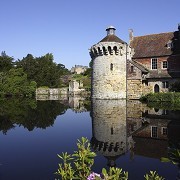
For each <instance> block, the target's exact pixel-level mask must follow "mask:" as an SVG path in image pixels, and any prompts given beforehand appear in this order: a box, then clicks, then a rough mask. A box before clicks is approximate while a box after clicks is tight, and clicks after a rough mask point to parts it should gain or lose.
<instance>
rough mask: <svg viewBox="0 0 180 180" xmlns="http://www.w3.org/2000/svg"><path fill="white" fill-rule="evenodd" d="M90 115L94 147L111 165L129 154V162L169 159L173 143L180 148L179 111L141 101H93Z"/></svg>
mask: <svg viewBox="0 0 180 180" xmlns="http://www.w3.org/2000/svg"><path fill="white" fill-rule="evenodd" d="M91 115H92V128H93V129H92V139H91V145H92V148H93V149H94V150H95V151H96V152H97V153H98V154H101V155H103V156H104V157H105V158H107V160H108V161H107V165H108V166H116V162H115V161H116V160H117V159H118V158H119V157H120V156H122V155H124V154H125V153H126V152H128V151H129V152H130V159H133V158H134V156H136V155H140V156H144V157H149V158H154V159H159V160H160V159H161V157H168V156H169V153H168V151H169V148H170V147H171V146H172V145H171V144H172V142H173V144H174V145H176V146H178V148H179V145H180V133H179V132H180V121H179V119H180V114H179V111H170V110H162V109H154V108H149V107H147V105H146V104H142V103H140V102H139V101H127V102H126V100H111V101H110V100H93V101H92V112H91ZM168 147H169V148H168ZM179 161H180V159H179Z"/></svg>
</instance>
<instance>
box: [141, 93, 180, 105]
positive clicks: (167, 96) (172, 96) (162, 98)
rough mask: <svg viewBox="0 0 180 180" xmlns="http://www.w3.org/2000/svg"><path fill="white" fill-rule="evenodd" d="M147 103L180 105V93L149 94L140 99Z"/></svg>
mask: <svg viewBox="0 0 180 180" xmlns="http://www.w3.org/2000/svg"><path fill="white" fill-rule="evenodd" d="M140 100H141V101H145V102H171V103H180V92H167V93H149V94H147V95H145V96H142V97H141V98H140Z"/></svg>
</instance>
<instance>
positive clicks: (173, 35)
mask: <svg viewBox="0 0 180 180" xmlns="http://www.w3.org/2000/svg"><path fill="white" fill-rule="evenodd" d="M169 41H172V42H173V45H174V46H173V47H174V48H173V49H171V48H168V47H167V43H168V42H169ZM130 46H131V47H132V48H134V52H135V54H134V56H133V58H142V57H158V56H168V55H171V54H177V53H180V52H179V51H180V39H179V41H178V31H175V32H168V33H160V34H150V35H146V36H137V37H133V40H132V41H131V42H130Z"/></svg>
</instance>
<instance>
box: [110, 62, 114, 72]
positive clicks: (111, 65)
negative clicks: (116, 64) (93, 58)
mask: <svg viewBox="0 0 180 180" xmlns="http://www.w3.org/2000/svg"><path fill="white" fill-rule="evenodd" d="M110 70H111V71H112V70H113V64H112V63H111V64H110Z"/></svg>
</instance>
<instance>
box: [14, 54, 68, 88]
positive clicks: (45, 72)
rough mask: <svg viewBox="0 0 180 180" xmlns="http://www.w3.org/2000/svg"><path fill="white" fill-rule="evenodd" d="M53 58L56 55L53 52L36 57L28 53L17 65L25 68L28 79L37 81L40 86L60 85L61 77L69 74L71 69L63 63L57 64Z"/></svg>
mask: <svg viewBox="0 0 180 180" xmlns="http://www.w3.org/2000/svg"><path fill="white" fill-rule="evenodd" d="M53 60H54V57H53V54H51V53H47V54H46V55H44V56H41V57H36V58H34V57H33V56H32V55H31V54H28V55H27V56H26V57H25V58H23V59H22V60H21V61H20V60H19V61H17V62H16V65H17V67H19V68H23V70H24V71H25V73H27V78H28V80H30V81H35V82H36V83H37V86H38V87H40V86H48V87H59V86H60V77H61V76H62V75H65V74H68V73H69V71H68V69H66V68H65V66H64V65H63V64H56V63H55V62H53Z"/></svg>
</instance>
